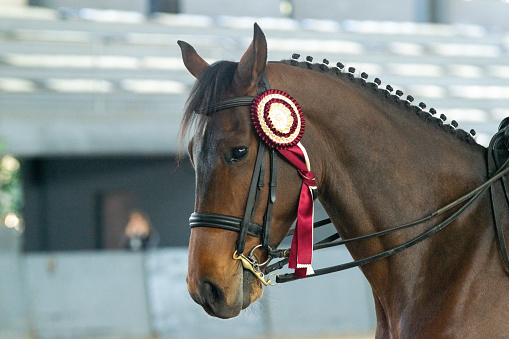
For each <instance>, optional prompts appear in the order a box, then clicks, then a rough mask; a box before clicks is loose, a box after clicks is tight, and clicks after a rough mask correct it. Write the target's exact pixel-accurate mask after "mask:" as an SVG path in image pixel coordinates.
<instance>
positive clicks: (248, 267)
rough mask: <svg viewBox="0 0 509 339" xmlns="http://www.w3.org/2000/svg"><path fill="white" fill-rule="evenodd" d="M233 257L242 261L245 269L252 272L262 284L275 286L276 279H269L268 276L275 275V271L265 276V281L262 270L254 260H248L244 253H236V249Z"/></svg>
mask: <svg viewBox="0 0 509 339" xmlns="http://www.w3.org/2000/svg"><path fill="white" fill-rule="evenodd" d="M233 259H235V260H240V262H241V263H242V267H244V268H245V269H246V270H248V271H251V273H253V274H254V275H255V276H256V277H257V278H258V280H260V282H261V283H262V284H264V285H265V286H268V285H270V286H276V285H277V282H276V281H271V280H270V278H271V277H272V276H274V275H275V276H277V274H276V273H271V274H269V275H268V276H267V281H265V275H264V274H263V272H262V271H260V269H259V268H258V265H257V264H256V263H254V262H252V261H251V260H249V259H248V258H246V256H245V255H244V254H241V255H237V251H235V253H233Z"/></svg>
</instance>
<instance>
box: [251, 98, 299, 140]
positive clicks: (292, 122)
mask: <svg viewBox="0 0 509 339" xmlns="http://www.w3.org/2000/svg"><path fill="white" fill-rule="evenodd" d="M251 119H252V121H253V124H254V127H255V130H256V132H257V133H258V135H259V136H260V138H262V140H263V141H264V142H265V143H266V144H267V145H269V146H270V147H272V148H275V149H288V148H291V147H293V146H295V145H297V143H298V142H299V141H300V139H302V135H303V134H304V128H305V121H304V114H303V113H302V109H301V108H300V106H299V104H298V103H297V101H295V100H294V99H293V98H292V97H291V96H290V95H288V94H287V93H285V92H283V91H279V90H275V89H270V90H268V91H265V92H263V93H260V94H259V95H258V96H257V97H256V98H255V99H254V101H253V105H252V106H251Z"/></svg>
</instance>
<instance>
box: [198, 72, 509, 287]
mask: <svg viewBox="0 0 509 339" xmlns="http://www.w3.org/2000/svg"><path fill="white" fill-rule="evenodd" d="M269 89H270V86H269V82H268V80H267V78H266V76H265V74H264V75H263V76H262V78H261V79H260V82H259V83H258V94H260V93H262V92H264V91H266V90H269ZM254 100H255V97H252V96H241V97H235V98H229V99H224V100H222V101H220V102H218V103H216V104H214V105H212V106H211V107H210V108H209V109H208V110H207V111H206V112H196V113H199V114H206V115H209V114H212V113H215V112H218V111H221V110H224V109H229V108H234V107H239V106H251V105H252V103H253V101H254ZM507 119H509V118H507ZM504 121H505V120H504ZM508 149H509V123H507V121H506V124H504V125H501V126H500V128H499V132H498V133H497V134H495V136H493V139H492V141H491V142H490V145H489V147H488V159H487V163H488V177H489V179H488V180H487V181H485V182H484V183H483V184H481V185H479V186H478V187H476V188H475V189H473V190H472V191H470V192H468V193H467V194H465V195H463V196H462V197H460V198H458V199H456V200H455V201H453V202H451V203H450V204H448V205H446V206H444V207H442V208H440V209H438V210H437V211H434V212H433V213H430V214H428V215H426V216H424V217H422V218H420V219H418V220H416V221H413V222H410V223H407V224H403V225H399V226H397V227H393V228H390V229H387V230H384V231H380V232H376V233H372V234H368V235H364V236H360V237H356V238H351V239H340V237H339V235H338V234H337V233H335V234H333V235H331V236H329V237H327V238H325V239H323V240H322V241H319V242H317V243H315V244H314V246H313V250H318V249H322V248H328V247H332V246H337V245H345V244H347V243H351V242H356V241H362V240H365V239H369V238H374V237H381V236H384V235H386V234H389V233H393V232H396V231H400V230H403V229H406V228H410V227H413V226H416V225H420V224H422V223H424V222H427V221H430V220H432V219H434V218H436V217H438V216H440V215H443V214H445V213H446V212H449V211H451V210H453V209H454V208H456V210H455V211H454V212H452V213H451V214H450V215H449V216H448V217H446V218H445V219H444V220H443V221H442V222H440V223H438V224H437V225H435V226H433V227H432V228H430V229H428V230H427V231H425V232H423V233H422V234H420V235H418V236H416V237H415V238H413V239H411V240H409V241H407V242H405V243H403V244H401V245H399V246H396V247H394V248H391V249H389V250H386V251H383V252H381V253H378V254H375V255H373V256H370V257H367V258H363V259H359V260H354V261H351V262H347V263H344V264H340V265H336V266H332V267H327V268H322V269H318V270H315V271H314V273H313V274H312V275H310V276H319V275H323V274H327V273H332V272H338V271H342V270H345V269H349V268H352V267H358V266H362V265H366V264H369V263H371V262H374V261H377V260H380V259H383V258H387V257H389V256H391V255H394V254H396V253H399V252H401V251H403V250H404V249H406V248H409V247H411V246H413V245H415V244H417V243H419V242H421V241H423V240H425V239H427V238H429V237H431V236H432V235H434V234H435V233H437V232H438V231H440V230H442V229H443V228H445V227H446V226H448V225H450V224H451V223H452V222H453V221H454V220H456V219H457V218H458V217H459V216H460V215H461V214H462V213H463V212H464V211H465V210H466V209H467V208H468V207H469V206H471V205H472V204H473V203H474V202H475V201H477V199H478V198H479V197H480V196H481V195H483V193H485V192H486V191H488V190H489V191H490V193H491V197H490V198H491V203H492V213H493V218H494V224H495V230H496V234H497V238H498V241H499V245H500V249H501V252H502V258H503V261H504V264H505V266H506V267H507V269H508V270H509V253H508V251H507V246H506V241H505V239H504V234H503V230H502V228H501V223H502V222H501V221H499V220H498V219H499V217H498V216H497V213H496V211H495V204H494V199H495V196H494V193H493V190H492V189H491V188H492V185H493V184H494V183H495V182H497V181H499V180H500V181H501V182H502V187H503V190H504V193H505V197H506V200H507V203H508V204H509V184H508V183H506V180H505V178H504V176H505V175H506V174H508V173H509V158H508V159H507V160H505V161H501V160H500V159H499V156H498V154H499V153H500V152H501V151H502V152H503V153H505V154H506V153H508ZM267 150H268V153H269V168H270V170H269V171H270V178H269V187H268V189H269V194H268V199H267V207H266V210H265V214H264V217H263V225H258V224H256V223H255V222H254V217H255V214H256V210H257V208H258V204H259V199H260V192H261V190H262V188H263V186H264V181H265V180H264V179H265V167H266V166H265V158H266V156H265V154H266V151H267ZM276 187H277V152H276V150H275V149H274V148H272V147H270V146H268V145H267V144H266V143H265V142H264V141H263V140H262V139H261V138H259V142H258V154H257V156H256V162H255V166H254V171H253V176H252V178H251V184H250V187H249V193H248V199H247V203H246V208H245V212H244V217H243V218H237V217H233V216H227V215H222V214H215V213H204V212H194V213H193V214H191V217H190V219H189V224H190V226H191V228H194V227H212V228H220V229H224V230H228V231H234V232H238V233H239V236H238V238H237V243H236V246H235V253H234V254H233V258H234V259H236V260H240V261H241V263H242V266H243V267H244V268H245V269H247V270H249V271H251V272H252V273H253V274H254V275H255V276H256V277H257V278H258V279H259V280H260V281H261V282H262V283H263V284H264V285H275V284H277V283H283V282H288V281H293V280H296V279H298V278H299V276H297V275H296V274H294V273H287V274H283V275H277V274H275V273H270V272H272V271H275V270H278V269H281V268H283V267H284V266H285V265H286V264H288V260H289V256H290V250H289V249H285V250H276V249H275V246H274V245H273V244H272V243H271V242H270V229H271V220H272V211H273V206H274V203H275V201H276ZM313 196H314V197H316V190H315V194H314V195H313ZM329 223H331V220H330V219H324V220H322V221H319V222H316V223H314V227H315V228H317V227H321V226H323V225H326V224H329ZM247 235H249V236H252V237H257V238H260V244H259V245H257V246H255V247H254V248H253V249H251V250H250V252H249V254H248V255H247V256H246V255H244V254H243V253H244V250H245V244H246V237H247ZM290 235H293V230H290V232H289V233H288V235H287V236H290ZM258 248H262V249H265V250H266V251H267V255H268V259H267V261H265V262H264V263H259V262H258V259H257V258H256V256H255V255H254V251H255V250H256V249H258ZM274 258H283V260H280V261H279V262H277V263H275V264H272V265H268V266H267V267H265V271H264V272H265V274H267V273H270V274H269V276H268V280H265V278H264V272H262V271H261V268H260V267H261V266H264V265H266V264H268V263H269V262H270V261H271V260H272V259H274ZM272 275H275V276H276V280H275V281H271V276H272Z"/></svg>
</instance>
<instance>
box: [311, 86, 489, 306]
mask: <svg viewBox="0 0 509 339" xmlns="http://www.w3.org/2000/svg"><path fill="white" fill-rule="evenodd" d="M343 86H344V88H341V90H338V93H335V92H334V91H332V92H331V93H329V94H328V95H325V94H324V92H317V93H316V94H315V95H314V96H313V95H311V97H312V99H310V100H309V101H306V100H304V102H303V103H302V105H303V109H304V113H305V114H306V118H307V125H306V134H305V139H303V141H302V142H303V144H304V146H305V147H306V148H307V149H308V153H309V154H310V158H311V166H312V168H313V169H314V170H315V171H316V175H317V180H318V186H319V191H320V200H321V202H322V204H323V206H324V208H325V210H326V211H327V213H328V214H329V216H330V217H331V219H332V220H333V221H334V224H335V226H336V228H337V229H338V232H339V233H340V235H341V236H342V237H343V238H352V237H355V236H360V235H365V234H370V233H373V232H376V231H380V230H382V229H389V228H392V227H395V226H398V225H401V224H404V223H408V222H411V221H414V220H418V219H420V218H421V217H423V216H425V215H428V214H430V213H431V212H434V211H436V210H437V209H439V208H441V207H443V206H445V205H446V204H448V203H450V202H452V201H453V200H455V199H457V198H459V197H460V196H462V195H464V194H466V193H468V192H469V191H470V190H472V189H474V188H475V187H477V186H478V185H479V184H480V183H482V182H483V181H484V180H485V178H486V168H485V161H484V153H485V152H484V150H483V148H482V147H474V146H472V145H469V144H468V143H467V142H466V141H462V140H459V139H458V138H455V137H454V136H452V135H449V134H448V133H446V132H445V131H443V130H441V129H440V128H439V127H435V126H432V125H431V124H430V123H428V122H425V121H421V120H420V118H418V117H417V116H416V115H415V113H413V112H410V111H409V110H402V109H399V108H398V107H397V106H396V105H393V104H392V103H391V102H389V100H388V99H387V102H384V100H385V99H383V100H380V99H379V98H376V97H375V96H373V98H370V97H369V93H360V94H357V93H356V92H355V91H356V89H355V88H354V87H353V86H350V85H349V84H343ZM340 87H341V86H340ZM306 111H308V112H306ZM483 203H486V200H483ZM474 208H477V207H476V206H474ZM472 210H473V209H470V211H469V212H467V213H466V216H465V217H461V218H459V219H458V221H457V222H456V223H455V224H454V226H451V227H453V228H455V230H454V231H450V232H449V229H448V230H447V232H445V231H442V232H440V233H439V234H440V235H437V236H435V237H434V238H433V239H432V240H426V244H425V245H418V246H415V247H413V248H412V249H407V250H406V251H405V252H404V254H399V255H396V256H394V257H391V258H389V259H387V260H383V261H381V262H379V263H376V264H374V265H373V264H372V265H368V266H367V267H365V268H363V271H364V272H365V274H366V275H367V277H368V279H369V280H370V283H371V284H372V286H374V287H375V288H376V287H379V288H380V289H386V290H387V291H389V290H390V289H391V288H392V289H394V288H402V289H404V288H405V286H407V287H408V286H409V285H408V281H412V280H415V283H416V284H417V283H418V281H419V280H420V279H421V280H422V279H425V277H423V274H429V273H432V271H430V270H429V268H430V267H431V265H432V262H433V261H434V260H437V258H436V257H433V256H434V254H432V252H433V251H430V250H429V248H431V246H438V247H439V246H443V247H444V248H437V247H433V249H434V250H436V251H435V252H437V253H440V252H448V251H449V250H448V249H447V246H450V243H451V242H449V241H448V240H452V239H454V238H456V239H454V242H453V243H454V244H455V249H457V250H458V252H461V251H463V250H465V251H466V250H467V247H468V246H469V242H470V244H471V242H472V241H477V238H476V237H477V236H478V235H479V234H480V233H482V232H483V229H488V227H487V226H486V227H484V226H483V225H476V227H477V229H474V227H470V228H469V229H467V228H462V227H463V226H462V225H460V224H461V223H462V222H463V221H464V220H465V218H468V215H469V213H471V211H472ZM489 218H490V217H489V215H487V216H486V219H489ZM439 220H440V218H439ZM439 220H438V221H437V220H432V221H431V222H428V223H425V224H422V225H419V226H416V227H415V228H412V229H407V230H403V231H398V232H397V233H395V234H393V235H388V236H384V237H381V238H378V239H372V240H368V241H364V242H360V243H356V244H352V245H350V246H349V250H350V252H351V253H352V255H353V257H354V258H355V259H359V258H363V257H366V256H370V255H373V254H376V253H379V252H381V251H384V250H387V249H389V248H393V247H395V246H397V245H400V244H402V243H403V242H405V241H408V240H410V239H412V238H414V237H415V236H417V235H419V234H421V233H422V232H424V231H425V230H428V229H430V228H431V227H432V226H433V225H435V224H437V223H438V222H439ZM488 223H489V222H488ZM459 232H461V233H459ZM460 235H461V237H460ZM437 237H440V239H437ZM474 238H475V239H474ZM437 240H438V241H437ZM432 244H433V245H432ZM462 247H464V248H463V249H462ZM430 253H431V254H430ZM468 257H469V256H468V255H467V256H465V258H468ZM452 258H455V259H457V255H454V257H446V258H443V259H439V260H443V262H444V267H446V265H447V263H446V262H447V261H448V260H451V259H452ZM416 263H418V264H416ZM451 265H452V263H451ZM456 265H461V264H460V263H457V262H456ZM397 279H399V281H397ZM404 280H408V281H406V282H405V281H404ZM387 284H392V285H393V286H391V287H390V288H388V287H387ZM400 293H401V294H405V291H403V290H400ZM408 293H409V296H410V294H412V293H413V292H412V291H408Z"/></svg>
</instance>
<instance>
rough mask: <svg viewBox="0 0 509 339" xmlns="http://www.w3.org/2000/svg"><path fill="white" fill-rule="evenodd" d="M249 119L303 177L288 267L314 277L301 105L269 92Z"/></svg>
mask: <svg viewBox="0 0 509 339" xmlns="http://www.w3.org/2000/svg"><path fill="white" fill-rule="evenodd" d="M251 119H252V121H253V124H254V127H255V130H256V132H257V133H258V135H259V136H260V138H262V140H263V141H264V142H265V143H266V144H267V145H268V146H269V147H272V148H275V149H277V150H278V152H279V154H281V155H282V156H283V157H284V158H285V159H287V160H288V161H289V162H290V163H291V164H292V165H293V166H295V167H296V168H297V170H298V172H299V174H300V175H301V177H302V187H301V192H300V197H299V207H298V212H297V224H296V227H295V232H294V235H293V239H292V246H291V250H290V258H289V267H290V268H292V269H295V274H296V275H297V276H298V277H300V278H304V277H306V276H308V275H311V274H314V272H313V269H312V267H311V261H312V258H313V196H312V189H314V188H316V181H315V175H314V173H313V172H312V171H311V168H310V163H309V158H308V155H307V152H306V149H305V148H304V146H303V145H302V144H301V143H300V140H301V139H302V136H303V135H304V129H305V121H304V114H303V113H302V109H301V108H300V105H299V104H298V103H297V101H295V99H293V98H292V97H291V96H290V95H288V94H287V93H285V92H283V91H280V90H276V89H270V90H268V91H265V92H263V93H260V94H259V95H258V96H257V97H256V98H255V99H254V101H253V105H252V106H251Z"/></svg>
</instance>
